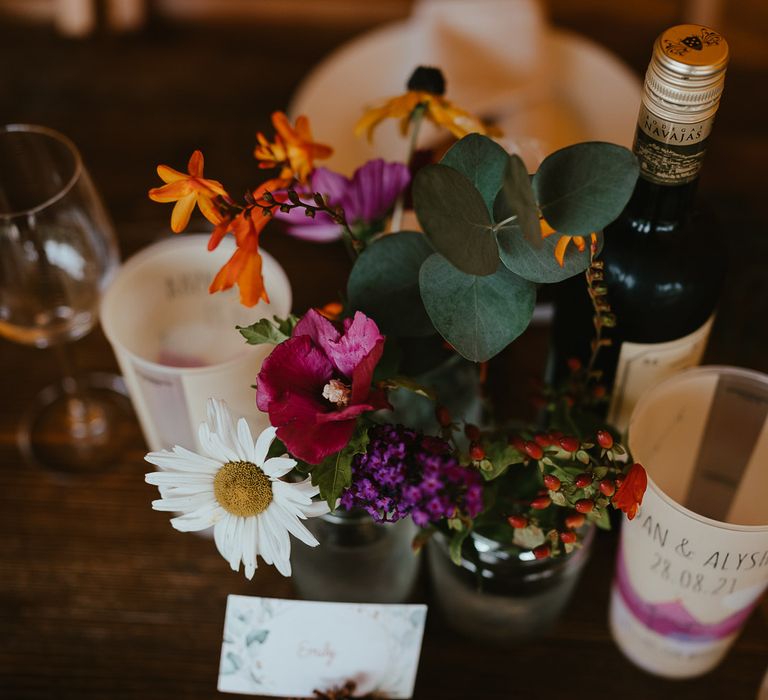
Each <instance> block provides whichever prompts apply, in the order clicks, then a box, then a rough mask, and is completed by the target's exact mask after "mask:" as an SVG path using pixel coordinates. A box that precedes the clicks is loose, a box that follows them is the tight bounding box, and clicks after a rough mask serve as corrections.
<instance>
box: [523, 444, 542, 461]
mask: <svg viewBox="0 0 768 700" xmlns="http://www.w3.org/2000/svg"><path fill="white" fill-rule="evenodd" d="M523 452H525V454H527V455H528V456H529V457H530V458H531V459H536V460H539V459H541V458H542V457H543V456H544V450H542V449H541V445H537V444H536V443H535V442H531V441H530V440H527V441H526V443H525V444H524V445H523Z"/></svg>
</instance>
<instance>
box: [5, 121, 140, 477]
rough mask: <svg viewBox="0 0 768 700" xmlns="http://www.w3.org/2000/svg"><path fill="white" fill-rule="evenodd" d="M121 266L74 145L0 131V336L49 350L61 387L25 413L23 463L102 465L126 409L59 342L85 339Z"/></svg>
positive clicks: (49, 135)
mask: <svg viewBox="0 0 768 700" xmlns="http://www.w3.org/2000/svg"><path fill="white" fill-rule="evenodd" d="M118 265H119V253H118V247H117V240H116V237H115V233H114V230H113V228H112V224H111V222H110V220H109V217H108V215H107V213H106V211H105V209H104V206H103V205H102V203H101V199H100V198H99V195H98V193H97V191H96V189H95V187H94V185H93V183H92V181H91V179H90V176H89V174H88V172H87V170H86V168H85V166H84V165H83V162H82V159H81V157H80V154H79V152H78V150H77V148H76V147H75V145H74V144H73V143H72V142H71V141H70V140H69V139H68V138H66V137H65V136H63V135H62V134H59V133H57V132H56V131H54V130H52V129H48V128H46V127H42V126H33V125H25V124H14V125H9V126H4V127H0V336H3V337H5V338H6V339H8V340H11V341H13V342H16V343H22V344H25V345H29V346H33V347H36V348H48V347H53V348H55V349H56V350H57V354H58V357H59V361H60V362H61V364H62V367H61V369H62V375H63V379H62V381H61V382H60V383H58V384H56V385H54V386H52V387H48V388H46V389H45V390H43V391H42V392H41V393H40V394H39V395H38V397H37V400H36V401H35V404H34V406H31V407H30V408H29V410H27V411H26V412H24V413H23V415H22V417H21V423H20V428H19V433H18V439H19V446H20V448H21V450H22V452H23V453H24V455H25V456H26V457H27V458H28V460H29V461H32V462H37V463H43V464H45V465H46V466H52V467H54V468H60V469H64V470H67V471H81V470H83V469H90V468H95V467H96V466H101V465H104V464H106V463H108V462H109V461H110V459H111V456H112V453H113V452H114V450H115V449H116V448H117V444H116V442H117V440H116V436H117V434H118V432H119V431H117V432H116V431H115V429H114V427H115V426H114V423H115V421H116V420H118V415H119V414H120V413H122V412H124V411H125V410H130V409H129V407H128V406H127V401H126V400H125V398H124V397H123V396H120V395H117V396H116V395H113V394H114V392H113V391H112V390H113V389H120V388H121V387H120V382H119V378H117V377H114V376H111V375H105V374H104V373H100V374H98V375H93V376H88V375H84V376H80V375H78V374H77V373H75V372H74V371H73V369H72V362H71V361H70V359H69V357H68V353H67V344H68V343H70V342H72V341H75V340H78V339H79V338H82V337H83V336H84V335H86V334H87V333H88V332H90V331H91V330H92V329H93V327H94V325H95V323H96V320H97V318H98V308H99V301H100V296H101V293H102V291H103V290H104V289H105V287H106V285H107V284H108V283H109V281H110V279H111V277H112V275H113V273H114V272H115V270H116V269H117V267H118Z"/></svg>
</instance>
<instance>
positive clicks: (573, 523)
mask: <svg viewBox="0 0 768 700" xmlns="http://www.w3.org/2000/svg"><path fill="white" fill-rule="evenodd" d="M585 520H586V518H585V517H584V516H583V515H582V514H581V513H574V514H573V515H569V516H568V517H566V519H565V526H566V527H569V528H571V530H578V529H579V528H580V527H581V526H582V525H583V524H584V521H585Z"/></svg>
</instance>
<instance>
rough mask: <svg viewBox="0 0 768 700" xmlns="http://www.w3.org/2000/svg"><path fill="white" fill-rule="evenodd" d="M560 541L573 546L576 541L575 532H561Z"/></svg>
mask: <svg viewBox="0 0 768 700" xmlns="http://www.w3.org/2000/svg"><path fill="white" fill-rule="evenodd" d="M560 541H561V542H564V543H565V544H573V543H574V542H575V541H576V533H575V532H561V533H560Z"/></svg>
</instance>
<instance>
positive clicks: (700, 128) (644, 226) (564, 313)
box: [549, 24, 728, 431]
mask: <svg viewBox="0 0 768 700" xmlns="http://www.w3.org/2000/svg"><path fill="white" fill-rule="evenodd" d="M727 61H728V45H727V44H726V42H725V39H723V37H722V36H721V35H720V34H718V33H717V32H715V31H713V30H711V29H709V28H707V27H702V26H698V25H690V24H687V25H680V26H676V27H672V28H670V29H668V30H666V31H665V32H664V33H662V34H661V36H660V37H659V38H658V39H657V40H656V43H655V45H654V49H653V55H652V58H651V62H650V65H649V67H648V72H647V74H646V77H645V85H644V89H643V96H642V105H641V108H640V115H639V117H638V122H637V130H636V133H635V142H634V147H633V150H634V153H635V155H636V156H637V158H638V161H639V163H640V177H639V178H638V181H637V184H636V186H635V190H634V192H633V194H632V197H631V199H630V200H629V202H628V204H627V206H626V208H625V209H624V211H623V212H622V214H621V215H620V216H619V217H618V219H616V221H614V222H613V223H612V224H610V225H609V226H607V227H606V228H605V230H604V247H603V251H602V253H601V254H600V259H602V261H603V265H604V268H603V275H604V284H605V286H606V288H607V297H606V298H607V301H608V303H609V305H610V306H611V310H612V312H613V314H615V317H616V326H615V327H614V328H608V329H605V330H604V335H605V336H606V337H608V338H610V339H611V344H610V345H609V346H607V347H603V348H601V350H600V352H599V354H598V359H597V362H596V364H595V368H596V369H599V370H601V371H602V377H601V379H600V381H601V383H602V384H603V385H604V386H605V388H606V389H607V390H608V393H609V395H610V404H609V406H608V412H607V420H608V422H610V423H611V424H613V425H614V426H615V427H616V428H618V429H619V430H621V431H624V430H625V428H626V426H627V422H628V420H629V416H630V414H631V412H632V408H633V407H634V405H635V403H636V402H637V400H638V398H639V397H640V395H641V394H642V392H643V391H645V390H646V389H647V388H648V387H650V386H651V385H653V384H656V383H658V382H659V381H661V380H663V379H665V378H666V377H668V376H670V375H671V374H673V373H675V372H677V371H679V370H681V369H684V368H687V367H691V366H695V365H697V364H699V362H700V361H701V357H702V355H703V352H704V349H705V346H706V343H707V339H708V336H709V332H710V329H711V326H712V321H713V318H714V312H715V306H716V304H717V301H718V297H719V293H720V288H721V286H722V281H723V277H724V273H725V264H724V263H725V260H724V257H725V251H724V246H723V245H722V238H721V239H720V240H719V241H718V230H717V227H716V225H715V223H714V221H713V218H712V217H711V216H707V215H705V214H703V213H702V212H701V211H700V210H698V209H697V208H696V207H694V194H695V192H696V185H697V182H698V177H699V172H700V170H701V166H702V162H703V159H704V153H705V150H706V146H707V142H708V140H709V135H710V132H711V129H712V123H713V121H714V117H715V113H716V111H717V108H718V105H719V101H720V95H721V93H722V90H723V83H724V78H725V68H726V64H727ZM593 316H594V309H593V306H592V301H591V299H590V297H589V295H588V293H587V287H586V284H585V281H584V279H583V277H581V276H577V277H575V278H571V279H570V280H568V281H566V282H564V283H562V284H561V285H558V289H557V292H556V312H555V318H554V321H553V328H552V350H553V352H552V354H551V357H550V368H549V376H550V378H551V379H554V380H555V381H557V380H558V379H562V378H563V376H564V375H565V372H566V370H565V367H566V363H567V361H568V359H569V358H577V359H579V360H581V361H582V362H583V363H587V362H588V361H589V358H590V355H591V347H590V345H591V341H592V338H593V336H594V328H593V324H592V318H593Z"/></svg>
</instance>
